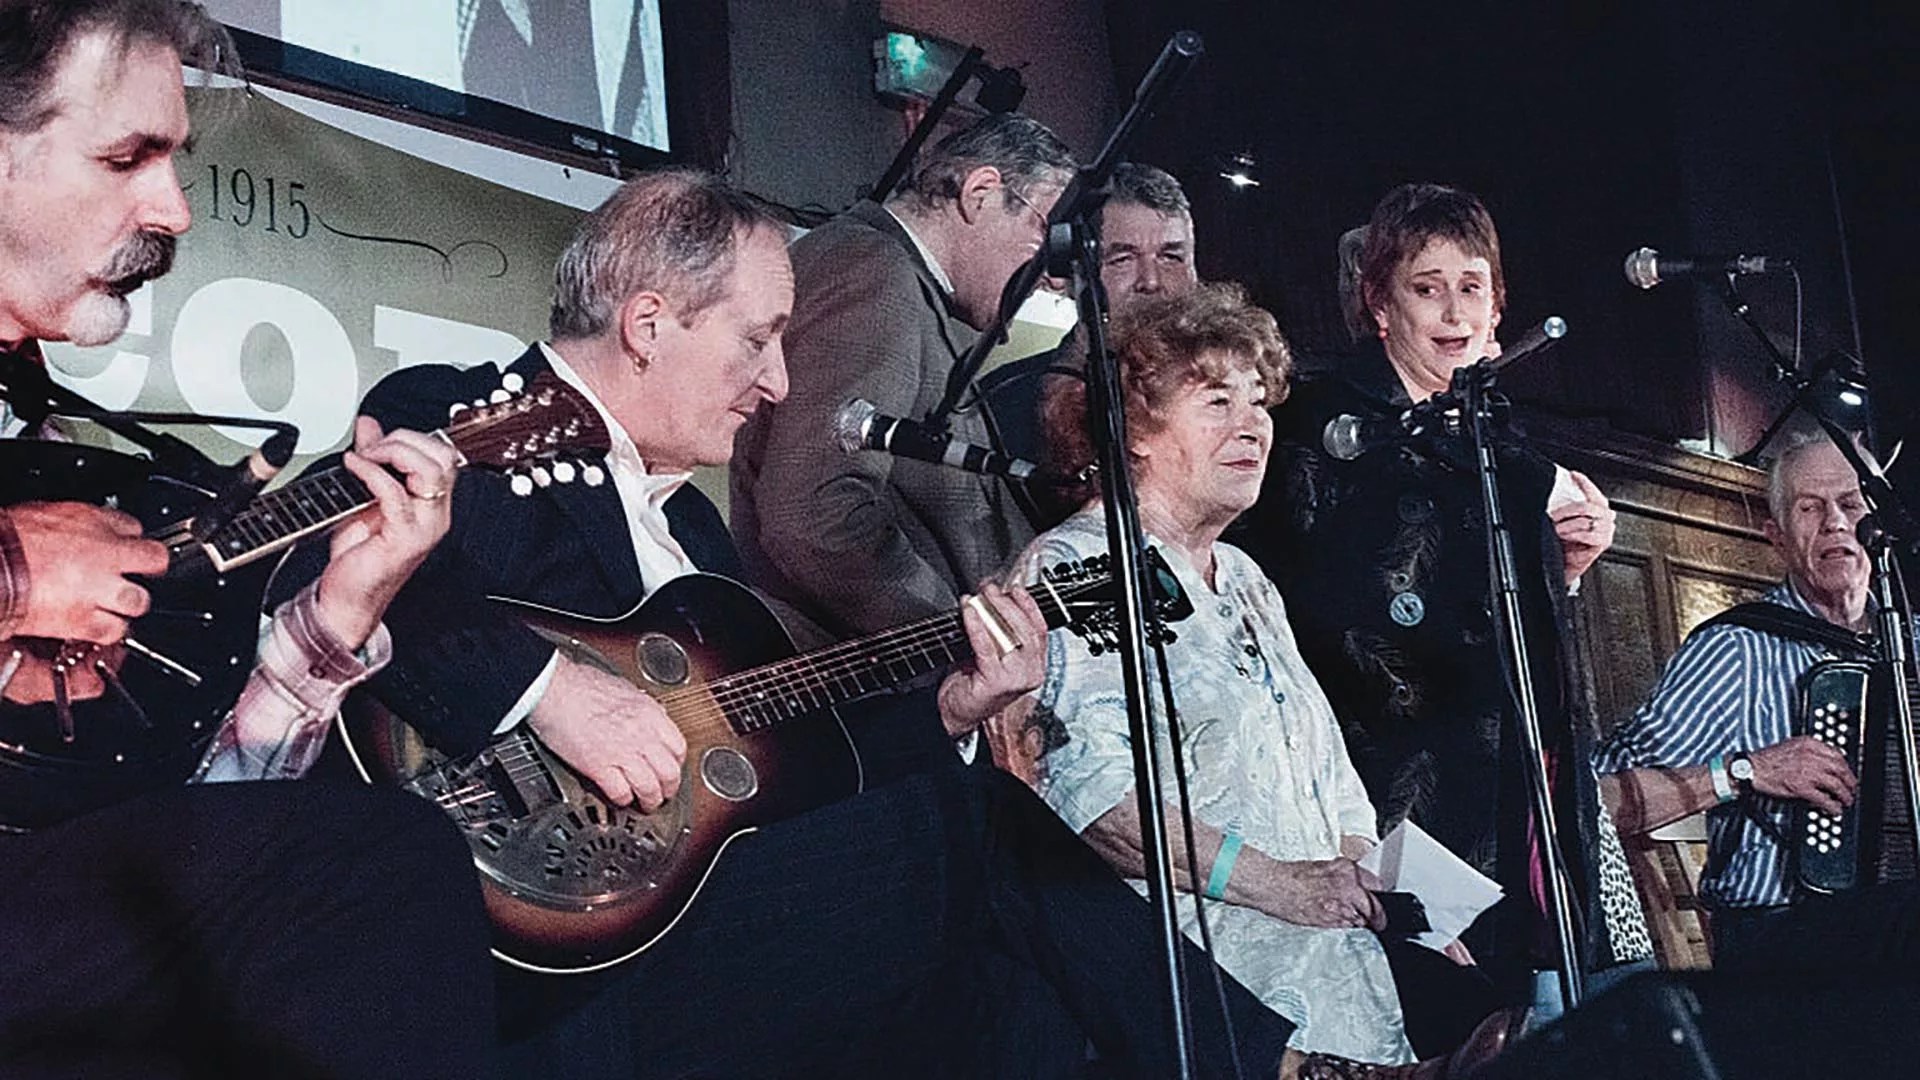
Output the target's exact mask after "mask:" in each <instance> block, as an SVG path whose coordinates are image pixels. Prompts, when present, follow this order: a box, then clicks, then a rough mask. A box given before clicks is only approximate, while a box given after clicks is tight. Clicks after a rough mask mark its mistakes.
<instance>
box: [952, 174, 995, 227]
mask: <svg viewBox="0 0 1920 1080" xmlns="http://www.w3.org/2000/svg"><path fill="white" fill-rule="evenodd" d="M1005 190H1006V180H1005V179H1004V178H1003V177H1002V176H1001V175H1000V170H999V169H996V168H994V167H993V166H991V165H980V166H977V167H975V168H974V169H972V170H970V171H968V173H967V175H966V176H964V177H962V178H961V179H960V204H959V205H960V219H961V220H962V221H965V222H966V223H967V224H969V225H972V224H974V223H976V222H978V221H979V220H980V214H981V212H982V211H983V210H984V209H985V208H986V207H988V206H990V205H993V204H992V203H991V202H990V200H993V199H1004V198H1005V197H1006V196H1005V195H1003V194H1001V192H1003V191H1005Z"/></svg>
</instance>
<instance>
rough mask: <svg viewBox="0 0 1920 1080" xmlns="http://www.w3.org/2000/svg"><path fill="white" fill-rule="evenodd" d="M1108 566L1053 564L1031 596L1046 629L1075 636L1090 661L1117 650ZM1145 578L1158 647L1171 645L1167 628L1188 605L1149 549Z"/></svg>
mask: <svg viewBox="0 0 1920 1080" xmlns="http://www.w3.org/2000/svg"><path fill="white" fill-rule="evenodd" d="M1112 566H1113V560H1112V558H1111V557H1110V556H1107V555H1093V556H1090V557H1088V558H1085V559H1081V560H1079V561H1077V562H1063V563H1058V564H1056V565H1054V566H1052V567H1049V568H1047V569H1045V570H1042V571H1041V572H1040V581H1039V582H1037V583H1035V584H1034V585H1033V586H1032V590H1031V591H1032V592H1033V596H1034V599H1035V600H1037V601H1039V602H1040V611H1041V614H1042V615H1044V616H1046V620H1047V625H1048V626H1049V627H1056V626H1064V627H1066V628H1067V629H1068V630H1071V631H1073V632H1074V633H1075V634H1078V635H1079V636H1080V637H1082V638H1084V639H1085V640H1086V642H1087V651H1088V652H1090V653H1092V654H1093V655H1095V656H1099V655H1100V654H1101V653H1103V652H1107V651H1110V650H1113V649H1117V648H1119V647H1120V612H1119V603H1120V587H1119V585H1118V584H1117V583H1116V582H1115V581H1114V580H1113V570H1112ZM1147 578H1148V581H1149V584H1150V585H1151V593H1152V595H1151V596H1150V597H1149V598H1148V603H1149V604H1150V605H1151V606H1152V608H1153V611H1154V614H1155V615H1157V616H1158V617H1159V628H1160V629H1159V635H1160V636H1159V643H1160V644H1171V643H1172V642H1173V640H1174V632H1173V630H1172V629H1171V624H1172V623H1176V622H1179V621H1180V620H1182V619H1184V618H1186V617H1187V616H1189V615H1192V614H1193V601H1192V600H1191V599H1189V598H1188V596H1187V592H1186V590H1185V589H1183V588H1181V587H1180V579H1179V578H1178V577H1176V576H1174V573H1173V570H1172V568H1170V567H1168V566H1167V563H1166V560H1165V559H1163V558H1161V557H1160V552H1159V551H1158V550H1156V549H1152V548H1149V549H1148V550H1147Z"/></svg>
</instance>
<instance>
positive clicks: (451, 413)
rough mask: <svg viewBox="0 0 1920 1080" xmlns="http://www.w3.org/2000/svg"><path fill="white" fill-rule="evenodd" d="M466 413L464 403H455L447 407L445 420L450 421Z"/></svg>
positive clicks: (465, 404)
mask: <svg viewBox="0 0 1920 1080" xmlns="http://www.w3.org/2000/svg"><path fill="white" fill-rule="evenodd" d="M466 411H467V403H466V402H464V401H456V402H454V403H453V404H451V405H449V406H447V419H449V420H451V419H453V418H454V417H456V416H459V415H460V414H461V413H463V412H466Z"/></svg>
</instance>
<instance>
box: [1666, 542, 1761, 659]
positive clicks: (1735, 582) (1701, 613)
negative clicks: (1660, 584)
mask: <svg viewBox="0 0 1920 1080" xmlns="http://www.w3.org/2000/svg"><path fill="white" fill-rule="evenodd" d="M1667 573H1668V575H1669V580H1670V582H1671V585H1672V588H1673V607H1674V611H1673V624H1674V627H1675V629H1676V630H1678V631H1679V634H1680V637H1681V638H1683V639H1684V638H1685V637H1686V636H1687V635H1688V634H1690V633H1692V632H1693V628H1694V627H1696V626H1699V625H1700V624H1701V623H1703V622H1706V621H1707V620H1708V619H1711V618H1713V617H1714V616H1715V615H1718V614H1720V613H1721V612H1723V611H1725V610H1727V609H1728V608H1730V607H1733V606H1735V605H1736V604H1744V603H1746V602H1747V601H1749V600H1758V599H1759V598H1760V595H1761V594H1762V593H1764V592H1766V591H1767V589H1769V588H1771V587H1772V586H1773V584H1774V583H1773V582H1772V581H1769V580H1767V579H1764V578H1756V577H1753V576H1751V575H1747V574H1740V573H1736V572H1727V571H1722V570H1718V569H1707V568H1704V567H1699V566H1694V565H1690V564H1688V563H1684V562H1681V561H1680V560H1678V559H1668V560H1667Z"/></svg>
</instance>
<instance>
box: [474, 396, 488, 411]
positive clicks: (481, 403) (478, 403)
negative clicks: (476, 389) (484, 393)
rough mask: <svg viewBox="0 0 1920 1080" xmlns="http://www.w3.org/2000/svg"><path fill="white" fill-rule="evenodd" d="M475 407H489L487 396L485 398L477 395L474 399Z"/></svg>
mask: <svg viewBox="0 0 1920 1080" xmlns="http://www.w3.org/2000/svg"><path fill="white" fill-rule="evenodd" d="M473 407H474V408H476V409H484V408H486V407H487V399H486V398H483V397H477V398H474V399H473Z"/></svg>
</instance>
